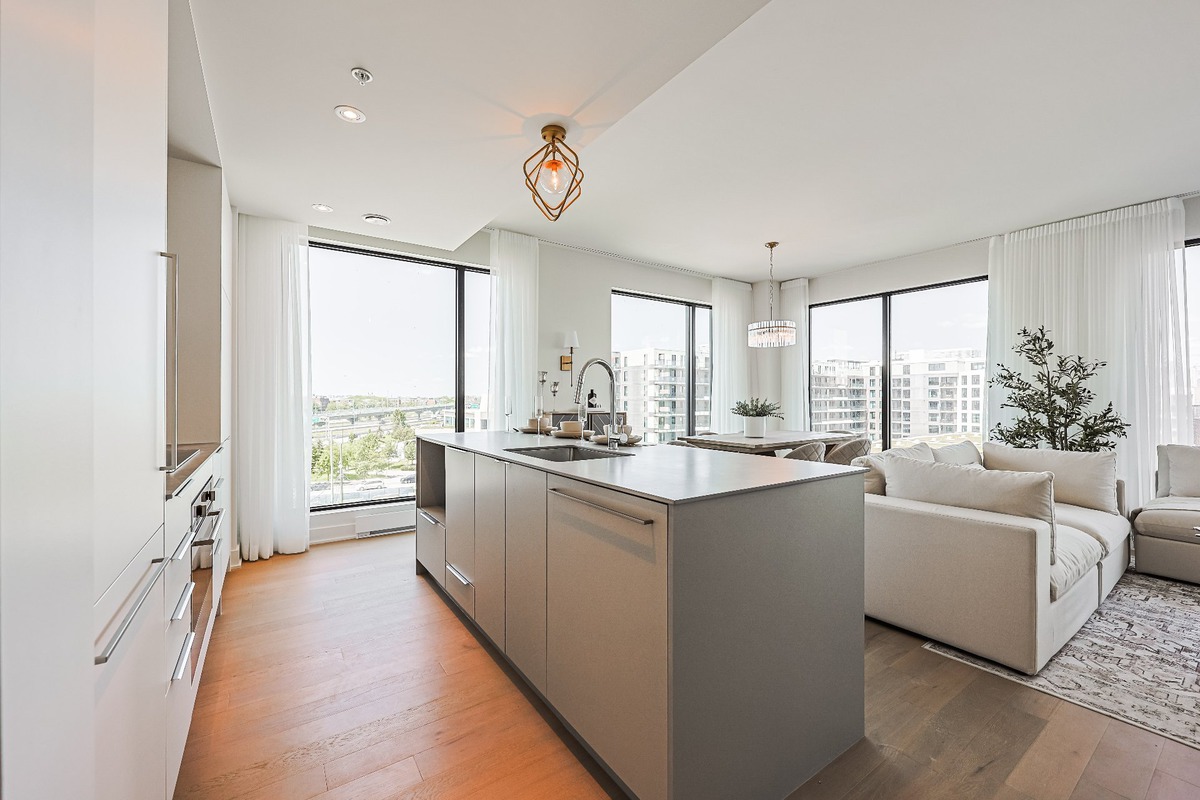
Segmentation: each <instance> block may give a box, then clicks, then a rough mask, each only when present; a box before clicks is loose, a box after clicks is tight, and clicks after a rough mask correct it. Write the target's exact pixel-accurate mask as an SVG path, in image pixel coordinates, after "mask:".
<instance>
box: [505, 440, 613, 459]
mask: <svg viewBox="0 0 1200 800" xmlns="http://www.w3.org/2000/svg"><path fill="white" fill-rule="evenodd" d="M505 452H507V453H519V454H520V455H523V456H531V457H533V458H541V459H544V460H545V461H591V460H593V459H596V458H624V457H626V456H631V455H633V453H610V452H608V451H607V450H592V449H591V448H589V447H579V446H578V445H573V444H567V445H551V446H549V447H510V448H508V449H507V450H506V451H505Z"/></svg>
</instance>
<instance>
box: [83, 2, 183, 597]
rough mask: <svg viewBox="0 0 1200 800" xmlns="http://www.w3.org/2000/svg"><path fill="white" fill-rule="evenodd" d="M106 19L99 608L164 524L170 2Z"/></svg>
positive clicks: (97, 328) (99, 195)
mask: <svg viewBox="0 0 1200 800" xmlns="http://www.w3.org/2000/svg"><path fill="white" fill-rule="evenodd" d="M95 13H96V38H95V64H96V67H95V68H96V75H95V81H96V99H95V123H94V133H95V167H94V177H95V184H94V198H95V200H94V208H93V215H94V216H93V219H94V235H93V239H94V252H95V261H94V269H95V275H94V278H93V281H92V285H93V291H94V303H93V312H92V313H93V317H92V341H91V342H90V346H91V347H92V351H93V359H94V362H93V365H94V366H93V370H92V375H91V379H92V380H93V381H94V387H95V395H94V401H93V406H92V415H93V418H94V422H93V436H94V448H95V449H94V452H95V459H94V463H93V469H94V473H95V482H96V492H95V498H94V500H93V508H94V513H95V532H94V538H93V542H94V553H95V583H94V595H93V599H99V598H100V596H101V595H102V594H103V593H104V592H105V590H107V589H108V588H109V587H110V586H111V585H112V583H113V581H114V580H116V578H117V576H118V575H120V574H121V572H122V570H124V569H125V567H126V566H127V565H129V564H130V563H131V562H132V561H133V558H134V556H135V555H136V554H137V552H138V549H139V548H140V547H141V545H142V543H143V542H145V540H146V537H148V536H150V534H152V533H154V531H156V530H158V528H159V526H161V525H162V524H163V516H162V513H163V507H162V504H163V475H162V473H161V472H160V471H159V467H160V466H161V465H162V464H163V459H164V456H165V452H164V448H163V442H162V428H161V425H162V419H163V417H162V413H163V412H162V408H161V402H162V398H163V386H164V381H165V371H164V357H165V347H166V342H165V335H166V331H165V326H166V319H165V309H164V307H163V304H164V297H163V296H162V292H163V291H164V290H165V286H166V282H165V274H166V269H167V264H166V261H165V259H163V258H162V257H161V256H160V255H159V252H160V251H161V250H163V249H164V248H165V247H166V202H167V4H166V3H165V2H162V0H97V2H96V4H95ZM81 346H86V345H81Z"/></svg>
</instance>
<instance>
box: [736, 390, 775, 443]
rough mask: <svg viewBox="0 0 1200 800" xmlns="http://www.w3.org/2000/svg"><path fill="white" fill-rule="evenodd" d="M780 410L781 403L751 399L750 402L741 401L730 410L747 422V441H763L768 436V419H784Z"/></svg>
mask: <svg viewBox="0 0 1200 800" xmlns="http://www.w3.org/2000/svg"><path fill="white" fill-rule="evenodd" d="M779 409H780V405H779V403H771V402H768V401H767V400H759V399H758V398H757V397H751V398H750V399H749V400H739V401H738V402H737V403H736V404H735V405H734V407H733V408H731V409H729V410H730V411H732V412H733V413H734V414H737V415H738V416H739V417H742V418H743V419H744V420H745V424H746V430H745V433H746V438H747V439H761V438H763V437H764V436H766V435H767V417H775V418H776V419H783V414H780V413H779Z"/></svg>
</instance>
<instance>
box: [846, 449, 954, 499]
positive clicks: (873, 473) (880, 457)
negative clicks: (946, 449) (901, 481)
mask: <svg viewBox="0 0 1200 800" xmlns="http://www.w3.org/2000/svg"><path fill="white" fill-rule="evenodd" d="M888 458H911V459H915V460H917V461H933V450H932V448H930V447H929V445H927V444H925V443H924V442H919V443H918V444H915V445H913V446H912V447H893V448H892V449H891V450H884V451H883V452H882V453H873V454H872V455H869V456H859V457H858V458H856V459H854V460H853V461H851V462H850V466H853V467H866V468H867V474H866V475H864V476H863V488H864V489H865V490H866V493H867V494H887V482H886V481H885V480H884V478H883V462H884V460H885V459H888Z"/></svg>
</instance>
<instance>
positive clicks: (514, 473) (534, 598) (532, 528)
mask: <svg viewBox="0 0 1200 800" xmlns="http://www.w3.org/2000/svg"><path fill="white" fill-rule="evenodd" d="M504 522H505V525H504V565H505V566H504V572H505V592H504V600H505V606H504V619H505V629H504V652H505V653H506V654H507V655H508V657H509V658H510V659H512V662H513V663H514V664H516V665H517V669H519V670H521V672H523V673H524V674H525V677H526V678H528V679H529V682H530V683H532V684H533V685H534V686H536V687H537V688H538V690H539V691H541V692H543V693H544V692H545V691H546V473H544V472H542V471H540V470H536V469H530V468H529V467H522V466H520V465H518V464H509V465H508V475H507V480H506V482H505V504H504Z"/></svg>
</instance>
